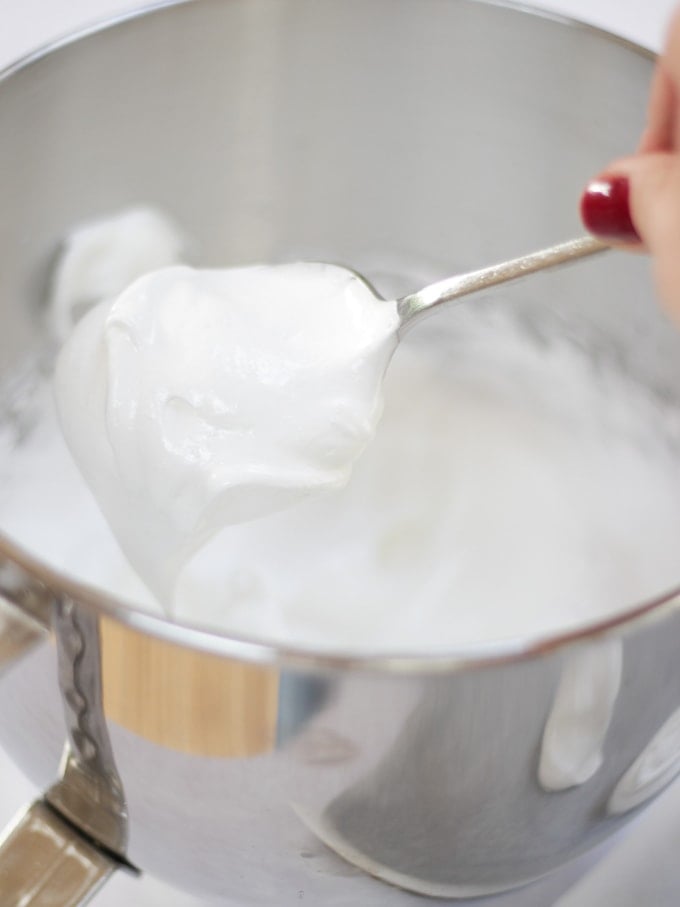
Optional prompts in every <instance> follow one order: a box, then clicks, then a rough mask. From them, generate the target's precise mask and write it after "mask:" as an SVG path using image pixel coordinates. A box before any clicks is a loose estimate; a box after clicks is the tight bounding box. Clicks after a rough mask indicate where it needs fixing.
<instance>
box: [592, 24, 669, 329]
mask: <svg viewBox="0 0 680 907" xmlns="http://www.w3.org/2000/svg"><path fill="white" fill-rule="evenodd" d="M581 216H582V219H583V223H584V224H585V226H586V228H587V229H588V230H590V232H591V233H594V234H595V235H596V236H598V237H599V238H601V239H603V240H605V241H606V242H609V243H611V244H612V245H616V246H619V247H623V248H626V249H629V250H631V251H647V252H649V253H650V254H651V256H652V259H653V267H654V276H655V280H656V286H657V291H658V293H659V296H660V298H661V301H662V303H663V304H664V306H665V307H666V309H667V310H668V311H669V313H670V314H671V315H672V316H673V317H674V318H675V320H676V321H680V9H678V10H677V11H676V13H675V15H674V17H673V19H672V20H671V24H670V27H669V30H668V36H667V40H666V46H665V49H664V51H663V53H662V55H661V57H660V58H659V61H658V63H657V66H656V70H655V73H654V80H653V82H652V88H651V93H650V99H649V107H648V115H647V127H646V129H645V131H644V133H643V135H642V138H641V140H640V144H639V146H638V149H637V151H636V152H635V154H633V155H631V156H630V157H626V158H621V159H619V160H616V161H613V162H612V163H611V164H609V166H608V167H607V168H606V170H605V171H604V172H603V173H602V174H601V175H600V176H598V177H596V178H595V179H594V180H592V181H591V182H590V183H589V184H588V186H587V187H586V190H585V192H584V194H583V197H582V199H581Z"/></svg>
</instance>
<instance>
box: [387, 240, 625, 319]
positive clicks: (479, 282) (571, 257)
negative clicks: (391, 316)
mask: <svg viewBox="0 0 680 907" xmlns="http://www.w3.org/2000/svg"><path fill="white" fill-rule="evenodd" d="M608 248H609V246H607V245H605V243H603V242H600V240H599V239H594V238H593V237H591V236H583V237H580V238H579V239H570V240H568V241H567V242H563V243H559V245H557V246H551V247H550V248H549V249H541V250H540V251H539V252H532V253H531V254H530V255H523V256H522V257H521V258H513V259H511V260H510V261H504V262H501V263H500V264H497V265H491V266H490V267H488V268H482V269H481V270H479V271H470V272H469V273H468V274H459V275H457V276H456V277H448V278H447V279H446V280H441V281H439V282H438V283H433V284H431V285H430V286H429V287H425V288H424V289H422V290H418V292H417V293H411V294H409V295H408V296H403V297H402V298H401V299H398V300H397V311H398V313H399V318H400V319H401V326H402V328H403V327H405V326H406V325H407V324H408V325H409V327H410V326H411V325H412V324H413V322H414V320H415V319H417V318H419V317H421V316H423V315H426V314H427V313H428V312H430V311H431V310H432V309H434V308H436V307H437V306H440V305H444V304H445V303H449V302H454V301H455V300H457V299H460V298H461V296H468V295H469V294H470V293H476V292H477V291H478V290H485V289H487V288H488V287H493V286H496V284H499V283H506V282H507V281H509V280H517V279H519V278H521V277H525V276H526V275H527V274H533V273H534V272H535V271H543V270H545V269H546V268H554V267H557V266H558V265H563V264H566V263H567V262H570V261H577V260H578V259H579V258H584V257H586V256H587V255H594V254H595V253H596V252H603V251H604V250H605V249H608Z"/></svg>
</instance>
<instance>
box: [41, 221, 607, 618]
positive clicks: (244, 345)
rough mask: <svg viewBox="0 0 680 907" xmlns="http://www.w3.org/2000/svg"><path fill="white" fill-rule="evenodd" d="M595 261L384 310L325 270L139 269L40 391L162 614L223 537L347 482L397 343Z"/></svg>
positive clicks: (482, 282)
mask: <svg viewBox="0 0 680 907" xmlns="http://www.w3.org/2000/svg"><path fill="white" fill-rule="evenodd" d="M604 248H606V247H605V246H604V245H603V244H602V243H600V242H599V241H598V240H595V239H591V238H585V237H584V238H582V239H576V240H572V241H570V242H567V243H563V244H561V245H558V246H554V247H552V248H550V249H546V250H543V251H540V252H536V253H533V254H531V255H527V256H524V257H522V258H518V259H514V260H512V261H508V262H504V263H502V264H498V265H495V266H492V267H489V268H484V269H482V270H479V271H474V272H471V273H468V274H463V275H459V276H457V277H453V278H450V279H448V280H444V281H441V282H439V283H436V284H434V285H432V286H429V287H426V288H425V289H423V290H420V291H419V292H417V293H412V294H409V295H407V296H404V297H402V298H401V299H397V300H391V301H387V300H383V299H381V298H380V297H379V296H377V294H376V293H375V292H374V291H373V290H372V289H371V287H370V286H369V284H368V283H367V282H366V281H365V280H364V279H363V278H362V277H361V276H360V275H358V274H356V273H355V272H353V271H351V270H349V269H346V268H342V267H338V266H336V265H331V264H323V263H296V264H283V265H274V266H266V265H258V266H250V267H239V268H226V269H220V270H217V269H215V270H196V269H193V268H189V267H186V266H181V265H180V266H172V267H168V268H163V269H161V270H158V271H154V272H152V273H150V274H147V275H145V276H143V277H141V278H139V279H137V280H135V281H134V282H133V283H132V284H131V285H130V286H129V287H128V288H127V289H125V290H124V291H123V292H122V293H121V294H120V295H119V296H118V297H117V298H115V299H113V300H106V301H103V302H101V303H100V304H98V305H97V306H96V307H95V308H94V309H92V310H91V311H90V312H89V313H88V314H87V315H86V316H85V317H84V318H83V319H82V320H81V321H80V322H79V323H78V324H77V325H76V327H75V329H74V330H73V332H72V334H71V335H70V337H69V338H68V339H67V341H66V342H65V344H64V346H63V348H62V350H61V353H60V355H59V359H58V362H57V368H56V375H55V391H56V400H57V409H58V412H59V418H60V423H61V427H62V430H63V433H64V436H65V438H66V442H67V444H68V446H69V448H70V450H71V453H72V455H73V457H74V459H75V461H76V463H77V464H78V466H79V468H80V470H81V472H82V474H83V476H84V478H85V480H86V481H87V482H88V484H89V486H90V488H91V490H92V492H93V494H94V495H95V497H96V499H97V501H98V504H99V506H100V508H101V510H102V512H103V514H104V516H105V517H106V519H107V520H108V522H109V525H110V527H111V529H112V531H113V533H114V535H115V536H116V538H117V540H118V542H119V544H120V546H121V548H122V550H123V552H124V553H125V555H126V557H127V558H128V560H129V561H130V563H131V564H132V566H133V567H134V568H135V570H136V571H137V572H138V573H139V575H140V576H141V578H142V579H143V580H144V581H145V582H146V584H147V585H148V586H149V588H150V589H151V591H152V592H153V593H154V594H155V595H156V597H157V598H158V599H159V600H160V601H161V603H163V604H165V605H167V606H168V607H170V605H171V601H172V597H173V590H174V587H175V583H176V580H177V577H178V574H179V572H180V571H181V569H182V568H183V566H184V565H185V564H186V563H187V561H188V560H189V559H190V558H191V557H192V556H193V554H195V553H196V552H197V551H198V550H199V549H200V548H202V547H203V546H204V545H205V544H206V543H207V542H208V541H209V540H210V539H211V538H212V537H213V536H214V535H216V534H217V532H219V531H220V530H221V529H222V528H223V527H225V526H227V525H229V524H233V523H238V522H245V521H249V520H253V519H256V518H258V517H262V516H266V515H267V514H272V513H275V512H277V511H279V510H282V509H284V508H286V507H288V506H291V505H293V504H295V503H296V502H298V501H301V500H303V499H305V498H307V497H309V496H311V495H314V494H318V493H320V492H325V491H329V490H332V489H334V488H339V487H342V486H343V485H345V484H346V483H347V482H348V481H349V478H350V474H351V470H352V466H353V464H354V463H355V461H356V460H357V459H358V457H359V456H360V455H361V453H362V452H363V450H364V449H365V448H366V446H367V445H368V444H369V442H370V440H371V438H372V436H373V434H374V432H375V430H376V426H377V424H378V421H379V419H380V415H381V412H382V383H383V378H384V375H385V371H386V369H387V367H388V365H389V362H390V359H391V357H392V355H393V353H394V351H395V349H396V347H397V345H398V342H399V338H400V336H401V335H402V333H403V331H404V330H405V329H406V328H409V327H410V326H412V325H413V324H414V323H415V322H416V321H418V320H419V319H420V318H422V317H424V316H425V315H427V314H430V313H432V312H434V311H435V310H437V309H438V308H440V307H441V306H444V305H446V304H448V303H452V302H455V301H457V300H458V299H461V298H462V297H465V296H467V295H470V294H472V293H475V292H479V291H481V290H485V289H488V288H490V287H492V286H495V285H497V284H500V283H504V282H507V281H511V280H517V279H519V278H522V277H525V276H527V275H529V274H532V273H534V272H536V271H541V270H545V269H547V268H552V267H556V266H558V265H562V264H565V263H567V262H570V261H575V260H577V259H580V258H582V257H584V256H587V255H592V254H594V253H596V252H599V251H601V250H603V249H604Z"/></svg>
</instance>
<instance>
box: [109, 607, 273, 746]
mask: <svg viewBox="0 0 680 907" xmlns="http://www.w3.org/2000/svg"><path fill="white" fill-rule="evenodd" d="M101 640H102V680H103V687H104V712H105V714H106V716H107V718H109V719H111V720H113V721H114V722H116V723H117V724H119V725H121V726H122V727H124V728H127V729H128V730H129V731H132V732H133V733H135V734H138V735H139V736H140V737H144V738H145V739H146V740H149V741H152V742H153V743H157V744H159V745H161V746H165V747H168V748H170V749H173V750H177V751H179V752H184V753H192V754H196V755H201V756H223V757H224V756H228V757H232V758H243V757H245V756H253V755H255V754H257V753H263V752H267V751H269V750H271V749H272V748H273V746H274V743H275V739H276V719H277V705H278V688H279V683H278V671H276V670H275V669H273V668H267V667H261V666H259V665H249V664H243V663H241V662H237V661H230V660H228V659H224V658H218V657H217V656H212V655H206V654H204V653H200V652H194V651H192V650H190V649H184V648H182V647H180V646H176V645H173V644H171V643H168V642H164V641H162V640H158V639H154V638H152V637H149V636H145V635H143V634H141V633H138V632H137V631H134V630H131V629H130V628H128V627H125V626H122V625H121V624H119V623H116V622H114V621H112V620H109V619H106V618H103V619H102V621H101Z"/></svg>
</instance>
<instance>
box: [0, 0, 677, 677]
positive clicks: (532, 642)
mask: <svg viewBox="0 0 680 907" xmlns="http://www.w3.org/2000/svg"><path fill="white" fill-rule="evenodd" d="M197 2H203V0H160V2H152V3H149V4H144V5H142V6H140V7H138V8H134V9H131V10H126V11H123V12H120V13H116V14H113V15H109V16H105V17H101V18H98V19H96V20H95V21H93V22H92V23H91V24H88V25H85V26H83V27H81V28H78V29H75V30H73V31H70V32H68V33H66V34H64V35H63V36H61V37H57V38H56V39H54V40H51V41H48V42H46V43H44V44H43V45H41V46H39V47H38V48H37V49H35V50H33V51H31V52H29V53H27V54H25V55H23V56H21V57H19V58H18V59H17V60H16V61H14V62H13V63H10V64H9V65H8V66H6V67H5V68H3V69H2V70H0V90H2V85H3V83H4V82H6V81H7V80H9V79H10V78H12V77H13V76H15V75H16V74H18V73H20V72H22V71H23V70H25V69H27V68H28V67H30V66H32V65H34V64H36V63H38V62H40V61H41V60H43V59H45V58H47V57H50V56H51V55H52V54H54V53H55V52H57V51H60V50H62V49H64V48H67V47H68V46H69V45H71V44H75V43H77V42H79V41H81V40H83V39H86V38H88V37H91V36H95V35H97V34H99V33H100V32H103V31H105V30H108V29H109V28H114V27H117V26H120V25H122V24H125V23H128V22H130V21H133V20H135V19H138V18H142V17H146V16H148V15H153V14H154V13H159V12H163V11H167V10H170V9H172V8H174V7H182V6H187V5H188V4H190V3H197ZM412 2H417V0H412ZM449 2H463V3H477V4H479V3H482V4H484V5H486V6H493V7H500V8H503V9H509V10H512V11H514V12H517V13H521V14H524V15H530V16H535V17H537V18H542V19H548V20H551V21H553V22H556V23H560V24H562V25H565V26H567V27H570V28H576V29H578V30H582V31H586V32H589V33H592V34H595V35H598V36H600V37H601V38H603V39H604V40H606V41H608V42H611V43H615V44H619V45H621V46H623V47H625V48H626V49H628V50H630V51H631V52H633V53H634V54H636V55H638V56H641V57H643V58H646V59H647V60H651V61H654V60H655V59H656V58H657V55H656V54H655V53H654V52H653V51H652V50H650V49H648V48H646V47H644V46H642V45H640V44H637V43H635V42H633V41H630V40H629V39H627V38H624V37H622V36H620V35H617V34H615V33H613V32H610V31H607V30H606V29H604V28H600V27H598V26H594V25H591V24H590V23H587V22H583V21H581V20H579V19H576V18H573V17H571V16H568V15H565V14H562V13H558V12H553V11H551V10H545V9H541V8H539V7H536V6H533V5H530V4H526V3H523V2H515V0H449ZM7 567H9V568H10V573H12V570H11V568H18V570H19V578H20V579H19V582H18V583H17V578H16V575H14V574H12V579H11V581H10V583H9V584H8V585H7V584H6V583H4V582H3V571H5V570H6V568H7ZM36 591H37V592H38V593H41V594H44V593H47V595H48V596H49V598H50V599H51V600H60V599H61V600H63V599H70V600H72V601H73V602H76V603H77V604H78V605H79V606H82V607H84V608H85V609H87V610H88V611H91V612H92V613H94V614H97V615H99V616H102V617H106V618H108V619H111V620H113V621H115V622H117V623H119V624H122V625H124V626H126V627H128V628H129V629H130V630H132V631H135V632H138V633H141V634H143V635H146V636H151V637H153V638H156V639H158V640H161V641H164V642H167V643H170V644H172V645H177V646H181V647H185V648H190V649H193V650H196V651H200V652H204V653H206V654H209V655H215V656H219V657H224V658H230V659H235V660H239V661H245V662H251V663H257V664H261V665H267V666H277V667H286V668H292V669H297V670H300V671H306V672H314V673H319V672H336V671H347V670H353V671H357V670H359V671H368V672H372V673H373V672H378V673H381V674H383V673H390V674H402V675H413V674H428V675H429V674H447V673H450V672H452V671H458V670H461V669H470V668H482V667H489V666H493V665H501V664H504V663H507V662H515V661H524V660H528V659H533V658H537V657H540V656H543V655H546V654H548V653H551V652H554V651H555V650H557V649H562V648H565V647H568V646H572V645H577V644H582V643H592V642H595V641H597V640H599V639H601V638H603V637H605V636H608V635H611V634H616V635H621V634H625V633H627V632H630V631H631V629H632V628H633V627H635V628H637V627H639V626H640V625H641V624H647V623H651V622H656V621H657V620H662V619H664V618H665V617H666V616H668V615H669V614H672V613H674V612H676V611H678V610H680V585H679V586H677V587H674V588H673V589H671V590H669V591H668V592H666V593H662V594H660V595H658V596H655V597H653V598H650V599H648V600H646V601H644V602H642V603H638V604H635V605H631V606H629V607H626V608H625V609H623V610H621V611H617V612H616V613H615V614H614V615H611V616H609V617H606V618H600V619H598V620H593V621H590V622H587V623H584V624H580V625H579V626H578V627H576V628H570V629H567V630H562V631H552V632H547V633H542V634H535V635H532V636H523V637H521V638H519V637H518V638H514V637H511V638H507V637H506V638H500V639H498V640H493V641H487V642H478V643H467V644H463V645H459V646H450V647H447V648H446V649H442V650H441V651H433V652H420V653H418V652H408V651H397V650H395V651H394V652H391V651H383V650H376V651H370V650H366V651H363V650H362V651H359V652H347V651H343V650H342V649H332V648H328V649H327V648H325V647H324V648H323V649H318V650H314V649H312V648H310V647H304V646H294V645H289V644H281V643H276V642H267V641H262V640H257V639H254V638H250V637H248V636H240V635H238V634H229V633H226V632H224V631H220V630H216V629H207V628H201V627H200V626H196V625H192V624H187V623H182V622H180V621H174V620H171V619H168V618H166V617H162V616H159V615H157V614H155V613H153V612H149V611H147V610H143V609H141V608H140V607H139V606H136V605H134V604H132V603H129V602H125V601H124V600H123V599H119V598H117V597H115V596H114V595H112V594H110V593H107V592H105V591H103V590H100V589H97V588H96V587H94V586H91V585H88V584H86V583H83V582H80V581H78V580H76V579H73V578H71V577H69V575H68V574H67V573H65V572H62V571H59V570H56V569H53V568H51V567H49V566H48V565H47V564H46V563H44V562H42V561H41V560H39V559H38V558H37V557H35V556H34V555H32V554H30V553H29V552H28V551H26V550H25V549H23V548H22V547H21V546H20V545H18V544H17V543H16V542H14V541H13V540H12V539H11V538H10V537H9V536H7V535H6V534H4V533H3V532H1V531H0V599H1V598H3V597H4V598H5V599H6V600H7V601H9V602H10V603H12V604H14V605H17V606H18V607H22V602H23V601H24V600H25V599H26V596H27V595H31V594H35V593H36ZM51 610H52V609H51V608H50V607H49V606H48V607H47V608H46V609H44V610H43V611H40V610H39V609H38V611H37V612H36V611H33V612H31V616H33V617H34V618H37V619H38V620H40V621H41V622H42V623H44V624H45V626H47V627H49V624H50V612H51Z"/></svg>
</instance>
